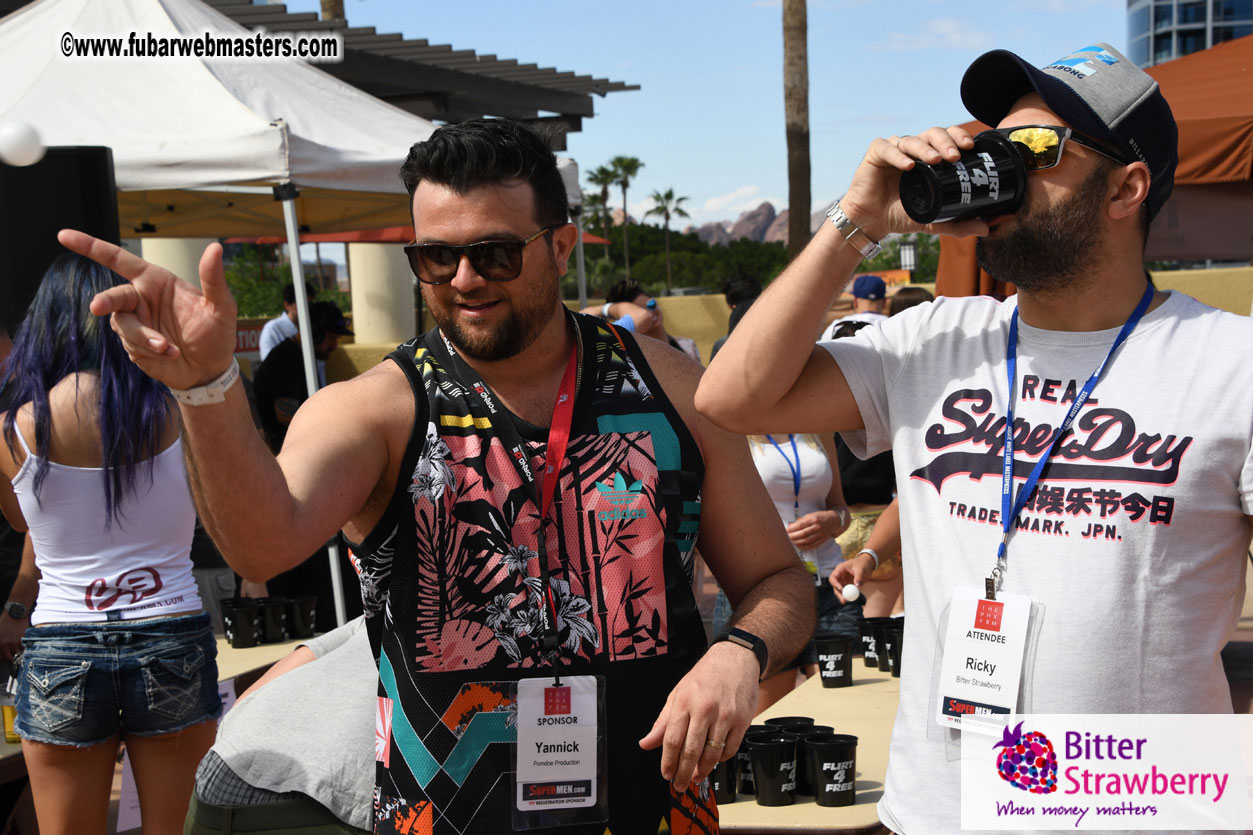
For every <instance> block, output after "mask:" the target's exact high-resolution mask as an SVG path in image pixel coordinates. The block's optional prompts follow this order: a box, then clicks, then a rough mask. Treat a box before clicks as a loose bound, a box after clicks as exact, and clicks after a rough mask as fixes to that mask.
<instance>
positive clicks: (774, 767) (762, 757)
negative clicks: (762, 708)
mask: <svg viewBox="0 0 1253 835" xmlns="http://www.w3.org/2000/svg"><path fill="white" fill-rule="evenodd" d="M797 741H798V740H797V738H796V736H795V734H788V733H773V734H757V735H756V736H751V737H749V738H748V739H747V740H746V741H745V744H746V745H747V746H748V753H749V757H750V760H751V761H752V764H753V782H754V783H755V784H756V785H757V805H758V806H791V805H792V804H793V803H795V802H796V772H797V768H796V749H797V744H796V743H797Z"/></svg>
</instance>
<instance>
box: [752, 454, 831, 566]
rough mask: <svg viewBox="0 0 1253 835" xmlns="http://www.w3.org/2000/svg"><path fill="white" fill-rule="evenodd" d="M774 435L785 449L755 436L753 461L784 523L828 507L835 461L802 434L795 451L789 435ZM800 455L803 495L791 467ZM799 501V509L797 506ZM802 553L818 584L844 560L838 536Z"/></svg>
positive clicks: (789, 522) (788, 523)
mask: <svg viewBox="0 0 1253 835" xmlns="http://www.w3.org/2000/svg"><path fill="white" fill-rule="evenodd" d="M773 437H774V439H775V442H777V443H778V444H779V447H780V448H781V449H782V450H783V452H782V453H780V451H779V450H778V449H775V448H774V445H773V444H771V443H770V442H769V441H767V440H765V439H764V438H762V439H761V442H760V443H759V442H758V441H757V439H756V438H754V439H753V442H752V443H750V444H749V447H750V449H751V450H752V453H753V463H754V464H755V465H756V466H757V473H758V475H760V476H761V480H762V483H764V484H765V485H766V492H767V493H769V494H770V498H771V500H772V501H773V502H774V507H775V510H777V511H779V518H780V519H782V520H783V524H784V525H790V524H791V523H792V522H794V521H795V520H796V519H798V518H800V517H801V516H804V515H805V514H806V513H813V512H814V511H816V510H826V509H827V494H828V493H830V492H831V462H830V460H828V458H827V454H826V452H825V451H824V450H823V449H822V448H821V447H818V446H814V444H813V443H812V442H811V441H810V440H807V439H806V438H805V437H803V436H801V435H797V436H796V451H795V452H793V451H792V444H791V443H790V442H789V441H788V436H787V435H775V436H773ZM784 455H786V456H787V460H784ZM798 457H799V458H800V476H801V489H800V495H799V497H798V496H797V494H796V489H795V482H793V480H792V470H791V469H790V468H789V467H788V461H791V462H792V466H793V467H795V466H796V459H797V458H798ZM798 502H799V504H800V509H799V511H798V510H797V508H796V504H797V503H798ZM799 553H800V556H801V559H802V560H803V561H804V562H805V563H806V565H807V567H808V566H813V568H814V570H815V572H816V573H815V575H814V578H815V581H816V582H818V583H821V582H826V579H827V577H828V576H829V575H830V574H831V572H832V571H834V570H835V566H836V564H837V563H839V561H840V546H839V545H838V544H836V541H835V539H834V538H827V539H826V540H824V541H823V544H822V545H820V546H818V547H817V548H815V549H813V550H808V551H801V552H799Z"/></svg>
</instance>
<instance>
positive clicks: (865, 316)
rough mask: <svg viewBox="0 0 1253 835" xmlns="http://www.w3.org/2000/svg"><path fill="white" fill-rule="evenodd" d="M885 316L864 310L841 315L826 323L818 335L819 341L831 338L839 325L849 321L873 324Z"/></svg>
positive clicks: (882, 319) (885, 316) (885, 317)
mask: <svg viewBox="0 0 1253 835" xmlns="http://www.w3.org/2000/svg"><path fill="white" fill-rule="evenodd" d="M887 318H888V317H887V315H886V314H883V313H871V312H870V311H866V312H865V313H850V314H848V315H847V316H841V317H840V318H839V319H836V320H835V321H834V322H832V323H831V324H829V325H827V327H826V328H825V329H824V330H823V331H822V336H820V337H818V340H819V341H820V342H821V341H825V340H828V339H831V338H832V337H833V336H834V335H835V332H836V330H837V329H838V328H839V327H840V325H847V324H848V323H849V322H866V323H868V324H871V325H873V324H875V323H876V322H882V321H885V320H886V319H887Z"/></svg>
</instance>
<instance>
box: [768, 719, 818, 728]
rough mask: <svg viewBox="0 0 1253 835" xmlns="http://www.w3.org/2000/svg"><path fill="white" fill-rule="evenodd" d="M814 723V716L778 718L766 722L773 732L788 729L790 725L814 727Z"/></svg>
mask: <svg viewBox="0 0 1253 835" xmlns="http://www.w3.org/2000/svg"><path fill="white" fill-rule="evenodd" d="M813 723H814V720H813V717H812V716H776V717H775V718H773V719H767V720H765V724H766V725H767V726H768V727H769V728H771V729H772V730H774V729H778V728H786V727H787V726H788V725H812V724H813Z"/></svg>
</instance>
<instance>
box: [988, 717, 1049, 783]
mask: <svg viewBox="0 0 1253 835" xmlns="http://www.w3.org/2000/svg"><path fill="white" fill-rule="evenodd" d="M992 747H993V748H1001V749H1003V750H1002V751H1001V752H1000V753H999V754H997V755H996V773H997V774H999V775H1001V779H1002V780H1004V781H1005V782H1006V783H1009V784H1010V785H1011V786H1013V787H1015V788H1019V789H1022V790H1023V791H1025V792H1030V793H1031V794H1052V793H1053V792H1055V791H1057V754H1056V753H1055V752H1054V751H1053V743H1052V742H1049V738H1048V737H1047V736H1045V735H1044V734H1042V733H1040V732H1039V731H1027V732H1026V733H1025V734H1024V733H1023V732H1022V723H1021V722H1019V723H1018V724H1017V725H1016V726H1015V727H1014V729H1013V730H1012V731H1011V730H1010V729H1009V728H1008V727H1006V728H1005V730H1004V731H1003V732H1002V735H1001V741H1000V742H998V743H996V744H995V745H993V746H992Z"/></svg>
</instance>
